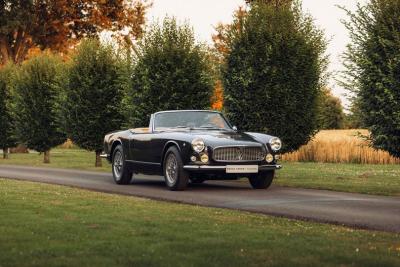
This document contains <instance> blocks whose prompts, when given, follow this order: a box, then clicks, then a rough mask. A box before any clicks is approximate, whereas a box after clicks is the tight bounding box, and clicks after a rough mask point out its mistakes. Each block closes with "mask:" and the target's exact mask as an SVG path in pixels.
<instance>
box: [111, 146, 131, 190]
mask: <svg viewBox="0 0 400 267" xmlns="http://www.w3.org/2000/svg"><path fill="white" fill-rule="evenodd" d="M112 173H113V178H114V181H115V183H116V184H121V185H123V184H130V182H131V180H132V171H130V170H129V168H128V166H127V165H126V162H125V155H124V150H123V148H122V146H121V145H118V146H117V147H116V148H115V149H114V151H113V155H112Z"/></svg>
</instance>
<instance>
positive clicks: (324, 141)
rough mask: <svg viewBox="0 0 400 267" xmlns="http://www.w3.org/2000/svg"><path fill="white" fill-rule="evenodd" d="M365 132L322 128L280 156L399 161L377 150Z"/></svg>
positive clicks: (349, 161) (333, 161) (291, 159)
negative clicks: (290, 151)
mask: <svg viewBox="0 0 400 267" xmlns="http://www.w3.org/2000/svg"><path fill="white" fill-rule="evenodd" d="M367 135H368V131H367V130H362V129H354V130H324V131H320V132H319V133H318V134H317V135H316V136H315V137H314V139H313V140H312V141H311V142H309V143H308V144H307V145H305V146H302V147H301V148H300V149H299V150H298V151H296V152H293V153H288V154H285V155H283V156H282V159H283V160H285V161H302V162H304V161H311V162H328V163H361V164H398V163H400V159H396V158H394V157H391V156H390V155H389V153H387V152H385V151H382V150H376V149H374V148H372V147H371V146H370V145H369V142H368V141H367V140H366V139H365V137H363V136H367Z"/></svg>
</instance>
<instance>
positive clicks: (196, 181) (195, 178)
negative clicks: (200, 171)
mask: <svg viewBox="0 0 400 267" xmlns="http://www.w3.org/2000/svg"><path fill="white" fill-rule="evenodd" d="M204 181H205V179H204V178H201V177H198V176H192V177H190V182H191V183H192V184H202V183H204Z"/></svg>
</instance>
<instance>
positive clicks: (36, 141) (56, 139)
mask: <svg viewBox="0 0 400 267" xmlns="http://www.w3.org/2000/svg"><path fill="white" fill-rule="evenodd" d="M63 73H64V70H63V65H62V61H61V60H60V59H59V58H58V57H56V56H53V55H51V54H42V55H39V56H36V57H34V58H32V59H30V60H28V61H26V62H25V63H24V64H23V65H22V67H21V68H20V70H19V71H18V75H17V78H16V80H15V111H14V112H15V123H16V129H17V136H18V141H20V142H22V143H23V144H25V145H26V146H27V147H28V148H30V149H34V150H36V151H39V152H48V151H49V150H50V149H51V148H53V147H55V146H57V145H60V144H62V143H63V142H64V141H65V140H66V135H65V133H64V132H63V130H62V119H61V117H60V106H59V103H60V95H61V91H62V86H63V75H62V74H63ZM45 161H46V159H45ZM46 163H47V162H46Z"/></svg>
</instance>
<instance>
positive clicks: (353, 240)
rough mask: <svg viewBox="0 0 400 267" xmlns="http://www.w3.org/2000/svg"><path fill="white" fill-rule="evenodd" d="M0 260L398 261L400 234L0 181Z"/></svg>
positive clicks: (162, 262)
mask: <svg viewBox="0 0 400 267" xmlns="http://www.w3.org/2000/svg"><path fill="white" fill-rule="evenodd" d="M0 206H1V209H0V233H1V235H0V251H1V253H0V266H400V235H399V234H393V233H382V232H374V231H365V230H353V229H349V228H345V227H340V226H333V225H326V224H317V223H309V222H301V221H296V220H289V219H282V218H274V217H269V216H263V215H256V214H250V213H245V212H239V211H231V210H222V209H215V208H204V207H197V206H189V205H183V204H171V203H165V202H158V201H153V200H146V199H140V198H134V197H127V196H118V195H110V194H104V193H96V192H90V191H85V190H80V189H73V188H69V187H62V186H55V185H46V184H39V183H30V182H21V181H13V180H6V179H0Z"/></svg>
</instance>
